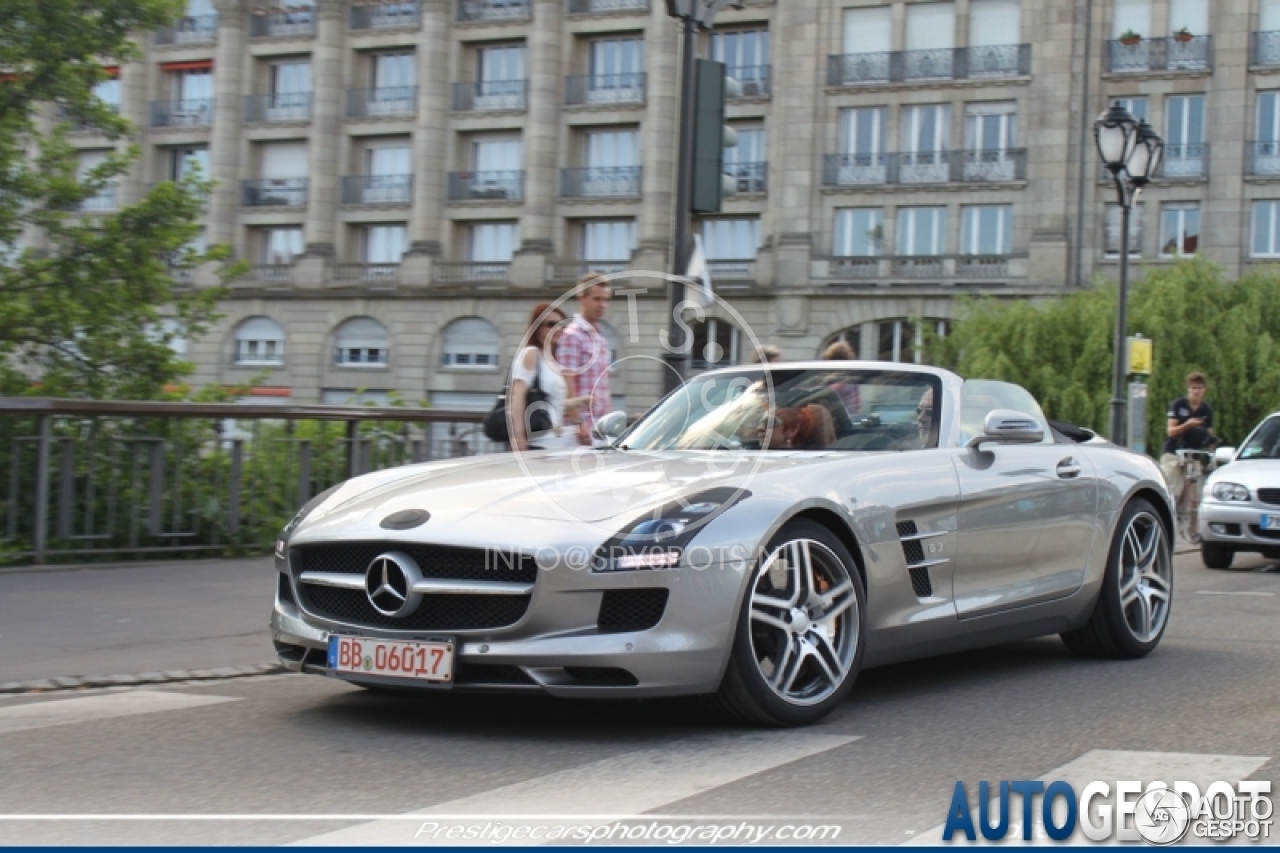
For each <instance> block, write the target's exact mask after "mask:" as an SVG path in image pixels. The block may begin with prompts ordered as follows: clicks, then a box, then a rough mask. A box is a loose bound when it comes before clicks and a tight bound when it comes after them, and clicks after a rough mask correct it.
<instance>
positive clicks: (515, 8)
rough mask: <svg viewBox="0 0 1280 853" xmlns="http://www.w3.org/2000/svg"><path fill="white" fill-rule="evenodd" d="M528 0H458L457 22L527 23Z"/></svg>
mask: <svg viewBox="0 0 1280 853" xmlns="http://www.w3.org/2000/svg"><path fill="white" fill-rule="evenodd" d="M528 19H529V0H458V20H459V21H527V20H528Z"/></svg>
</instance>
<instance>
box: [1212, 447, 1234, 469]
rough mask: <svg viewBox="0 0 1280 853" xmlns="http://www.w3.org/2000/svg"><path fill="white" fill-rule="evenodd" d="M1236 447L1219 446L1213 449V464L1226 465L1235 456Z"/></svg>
mask: <svg viewBox="0 0 1280 853" xmlns="http://www.w3.org/2000/svg"><path fill="white" fill-rule="evenodd" d="M1235 455H1236V449H1235V448H1234V447H1219V448H1218V449H1217V450H1215V451H1213V464H1215V465H1226V464H1227V463H1228V462H1230V461H1231V460H1232V459H1234V458H1235Z"/></svg>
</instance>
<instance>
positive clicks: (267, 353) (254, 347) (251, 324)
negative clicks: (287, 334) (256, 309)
mask: <svg viewBox="0 0 1280 853" xmlns="http://www.w3.org/2000/svg"><path fill="white" fill-rule="evenodd" d="M234 359H235V363H236V364H242V365H247V366H250V367H253V366H278V365H281V364H284V329H283V328H282V327H281V325H280V324H279V323H277V322H276V321H275V320H272V319H271V318H270V317H250V318H249V319H247V320H245V321H244V322H243V323H241V324H240V325H239V326H237V327H236V348H235V353H234Z"/></svg>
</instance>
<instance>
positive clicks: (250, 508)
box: [0, 397, 502, 564]
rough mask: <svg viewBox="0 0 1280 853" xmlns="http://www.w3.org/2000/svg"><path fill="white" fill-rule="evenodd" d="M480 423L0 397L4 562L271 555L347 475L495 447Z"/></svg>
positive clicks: (389, 411) (295, 409)
mask: <svg viewBox="0 0 1280 853" xmlns="http://www.w3.org/2000/svg"><path fill="white" fill-rule="evenodd" d="M284 402H288V401H284ZM484 414H485V413H484V412H476V411H471V412H466V411H452V410H444V409H440V408H438V407H434V406H433V407H430V408H414V407H404V408H389V407H388V408H378V407H372V406H316V405H307V406H288V405H283V406H252V405H245V404H243V403H155V402H135V401H116V400H111V401H103V400H57V399H49V398H34V397H21V398H12V397H10V398H5V399H3V400H0V415H2V418H3V420H2V422H3V424H4V425H5V427H6V429H5V433H4V438H5V441H4V448H5V451H6V457H5V465H4V472H5V473H4V482H3V483H2V484H0V490H2V493H3V497H0V516H2V517H3V521H0V524H3V528H4V531H5V533H4V542H5V553H4V556H3V562H4V563H7V564H13V563H37V564H39V563H46V564H47V563H57V562H61V563H64V564H65V563H83V562H85V561H93V560H102V559H115V560H138V559H143V558H151V559H155V560H163V561H165V562H166V563H170V564H172V563H173V562H174V558H175V555H177V554H186V555H188V556H191V555H199V554H205V555H210V556H227V555H228V554H264V555H265V554H269V553H270V552H271V547H272V543H273V542H274V541H275V539H276V534H277V532H278V531H279V530H280V526H281V524H282V523H283V522H284V521H285V520H287V519H288V518H289V517H290V516H291V515H292V514H293V513H294V512H295V511H296V509H297V508H298V507H299V506H302V505H303V504H305V503H306V502H307V501H309V500H310V499H311V498H312V497H314V496H315V495H318V494H320V493H321V492H323V491H324V490H326V489H328V488H329V487H331V486H334V485H336V484H339V483H341V482H342V481H344V480H346V479H348V478H350V477H355V476H358V475H360V474H364V473H368V472H370V471H379V470H384V469H387V468H392V467H395V466H399V465H406V464H409V463H412V462H423V461H426V460H428V459H432V458H443V457H447V456H470V455H474V454H476V453H491V452H494V451H497V450H501V449H502V448H501V447H497V446H495V445H494V444H493V443H492V442H490V441H488V440H487V439H485V438H484V436H483V434H482V433H481V431H480V424H481V422H482V421H483V419H484ZM285 421H288V422H289V423H287V424H286V423H284V422H285ZM295 425H296V427H297V428H295Z"/></svg>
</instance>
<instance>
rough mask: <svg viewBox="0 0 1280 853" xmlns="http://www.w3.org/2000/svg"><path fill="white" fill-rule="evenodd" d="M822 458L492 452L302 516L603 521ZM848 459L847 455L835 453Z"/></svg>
mask: <svg viewBox="0 0 1280 853" xmlns="http://www.w3.org/2000/svg"><path fill="white" fill-rule="evenodd" d="M830 455H831V454H829V453H823V452H812V451H810V452H794V453H793V452H787V451H781V452H770V453H769V454H767V455H760V454H753V453H733V452H727V451H708V452H705V453H702V452H687V451H685V452H670V453H645V454H639V453H628V452H621V451H601V452H589V453H581V452H569V451H566V452H547V453H533V454H525V455H523V456H517V455H516V454H496V455H494V456H486V457H476V458H471V459H467V460H461V461H459V460H450V461H447V462H438V463H426V464H423V465H411V466H405V467H403V468H396V469H392V470H390V471H382V472H378V473H376V474H370V475H367V476H365V477H358V478H356V479H354V480H351V481H349V482H348V483H347V484H345V485H344V486H343V487H342V488H341V489H340V490H339V491H338V492H337V493H335V494H334V495H333V497H331V498H330V499H329V500H327V501H325V503H324V504H323V505H322V506H321V507H319V508H318V509H317V510H316V511H315V512H313V513H312V514H311V516H309V517H308V518H307V520H306V522H305V524H304V525H303V526H302V529H300V531H299V532H300V533H301V532H302V531H303V530H305V532H306V533H307V534H308V536H307V538H310V535H314V534H320V533H322V532H323V531H324V530H325V529H328V530H335V531H336V530H337V529H339V528H346V527H348V526H349V525H352V524H355V525H358V526H364V524H367V523H370V522H372V523H374V524H376V523H377V522H380V521H381V519H383V518H385V517H386V516H387V515H390V514H391V513H393V512H399V511H401V510H406V509H422V510H426V511H427V512H429V513H431V517H432V520H433V521H437V520H438V521H441V522H446V521H449V520H454V521H459V522H462V521H465V520H468V519H472V518H474V517H476V516H480V517H483V518H484V519H486V520H489V521H490V522H491V523H500V520H501V519H502V518H503V517H508V518H513V519H514V518H521V519H541V520H546V521H567V522H574V521H577V522H605V521H610V520H613V519H616V518H617V517H618V516H627V517H628V519H629V518H630V517H632V516H635V515H637V514H639V513H640V512H643V511H644V509H645V508H647V507H650V506H653V505H655V504H661V503H665V502H666V501H669V500H673V499H674V498H676V497H677V496H685V495H691V494H695V493H697V492H699V491H702V490H704V489H707V488H712V487H716V486H730V487H739V486H740V487H743V488H753V486H752V485H751V484H752V483H753V482H754V481H756V479H757V478H772V477H776V476H779V475H780V474H782V473H783V472H785V471H788V470H794V469H795V468H796V467H797V466H808V465H812V464H815V463H817V462H818V461H820V460H821V459H823V458H825V457H829V456H830ZM841 455H847V454H841Z"/></svg>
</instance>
